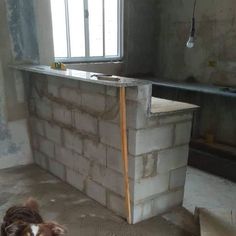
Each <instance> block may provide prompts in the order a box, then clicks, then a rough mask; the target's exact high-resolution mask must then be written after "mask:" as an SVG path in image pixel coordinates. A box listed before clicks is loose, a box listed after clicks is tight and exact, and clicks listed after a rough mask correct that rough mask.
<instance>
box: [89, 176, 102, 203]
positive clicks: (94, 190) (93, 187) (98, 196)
mask: <svg viewBox="0 0 236 236" xmlns="http://www.w3.org/2000/svg"><path fill="white" fill-rule="evenodd" d="M86 194H87V195H88V196H89V197H91V198H93V199H94V200H96V201H97V202H99V203H101V204H102V205H104V206H105V205H106V189H105V188H104V187H103V186H101V185H99V184H97V183H95V182H94V181H92V180H90V179H87V181H86Z"/></svg>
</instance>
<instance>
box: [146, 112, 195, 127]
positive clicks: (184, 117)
mask: <svg viewBox="0 0 236 236" xmlns="http://www.w3.org/2000/svg"><path fill="white" fill-rule="evenodd" d="M192 118H193V113H192V111H191V112H190V111H188V112H181V113H178V114H174V113H173V114H166V115H163V116H155V115H153V116H151V117H149V119H148V120H147V126H148V127H153V126H160V125H166V124H171V123H172V124H173V123H177V122H183V121H191V120H192Z"/></svg>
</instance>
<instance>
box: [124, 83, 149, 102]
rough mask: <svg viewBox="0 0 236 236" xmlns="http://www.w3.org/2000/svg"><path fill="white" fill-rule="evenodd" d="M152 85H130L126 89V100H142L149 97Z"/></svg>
mask: <svg viewBox="0 0 236 236" xmlns="http://www.w3.org/2000/svg"><path fill="white" fill-rule="evenodd" d="M151 94H152V85H151V84H147V85H141V86H137V87H130V88H127V89H126V99H128V100H134V101H138V100H142V99H149V98H151Z"/></svg>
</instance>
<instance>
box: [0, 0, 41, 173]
mask: <svg viewBox="0 0 236 236" xmlns="http://www.w3.org/2000/svg"><path fill="white" fill-rule="evenodd" d="M33 22H34V20H33V11H32V4H31V1H27V0H24V1H23V0H22V1H12V0H6V1H4V0H0V35H1V44H0V169H2V168H8V167H12V166H16V165H23V164H28V163H31V162H32V154H31V149H30V141H29V134H28V125H27V117H28V112H27V105H26V97H25V91H24V87H25V84H24V80H23V78H22V75H21V73H19V72H14V71H13V70H11V69H9V64H12V63H18V62H22V61H24V62H26V61H27V62H29V61H30V62H36V61H37V60H38V52H37V51H38V49H37V44H36V42H37V41H36V35H35V33H34V23H33Z"/></svg>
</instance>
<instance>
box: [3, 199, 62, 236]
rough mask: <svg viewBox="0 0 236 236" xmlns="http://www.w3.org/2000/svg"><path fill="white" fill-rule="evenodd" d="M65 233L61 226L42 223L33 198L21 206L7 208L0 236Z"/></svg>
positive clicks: (44, 235) (52, 223)
mask: <svg viewBox="0 0 236 236" xmlns="http://www.w3.org/2000/svg"><path fill="white" fill-rule="evenodd" d="M65 233H66V230H65V228H64V227H63V226H61V225H59V224H57V223H55V222H44V221H43V219H42V217H41V216H40V214H39V208H38V203H37V201H36V200H35V199H33V198H29V199H28V200H27V201H26V203H25V204H24V205H23V206H13V207H11V208H9V209H8V210H7V212H6V214H5V216H4V218H3V223H2V226H1V236H62V235H65Z"/></svg>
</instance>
